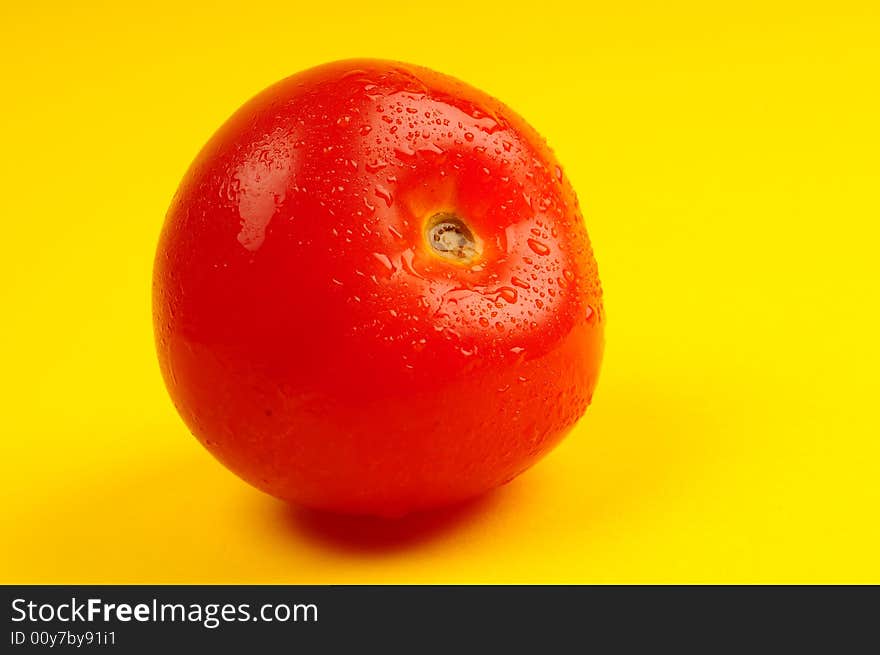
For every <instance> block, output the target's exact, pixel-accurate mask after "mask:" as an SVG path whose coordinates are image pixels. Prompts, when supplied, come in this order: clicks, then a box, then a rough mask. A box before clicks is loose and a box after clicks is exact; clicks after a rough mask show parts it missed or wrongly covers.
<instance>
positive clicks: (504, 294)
mask: <svg viewBox="0 0 880 655" xmlns="http://www.w3.org/2000/svg"><path fill="white" fill-rule="evenodd" d="M496 293H497V294H498V297H499V298H502V299H504V300H506V301H507V302H509V303H510V304H511V305H512V304H514V303H515V302H516V300H517V298H518V294H517V292H516V289H512V288H510V287H501V288H500V289H498V291H496Z"/></svg>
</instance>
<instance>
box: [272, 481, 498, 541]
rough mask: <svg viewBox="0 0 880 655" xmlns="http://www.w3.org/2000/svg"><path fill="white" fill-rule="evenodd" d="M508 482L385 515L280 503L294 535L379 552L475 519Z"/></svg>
mask: <svg viewBox="0 0 880 655" xmlns="http://www.w3.org/2000/svg"><path fill="white" fill-rule="evenodd" d="M507 491H508V488H507V486H504V487H501V488H499V489H495V490H493V491H490V492H488V493H486V494H483V495H482V496H479V497H477V498H473V499H470V500H466V501H463V502H460V503H458V504H455V505H452V506H449V507H444V508H439V509H433V510H428V511H422V512H415V513H413V514H408V515H406V516H403V517H401V518H396V519H388V518H378V517H371V516H349V515H344V514H334V513H331V512H323V511H319V510H313V509H308V508H304V507H299V506H295V505H282V506H281V507H282V509H281V512H282V517H283V520H284V522H285V523H286V525H287V526H288V527H289V528H290V530H291V531H292V532H293V533H294V534H295V535H296V537H297V538H299V539H302V538H305V539H307V540H309V541H312V542H315V543H316V544H318V545H322V546H329V547H331V548H334V549H337V550H342V551H348V552H354V553H360V554H370V553H376V554H378V553H382V552H387V551H393V550H403V549H406V548H412V547H414V546H417V545H419V544H422V543H425V542H428V541H431V540H434V539H438V538H440V537H442V536H443V535H444V534H447V533H452V532H453V531H457V530H460V529H461V528H463V527H464V526H466V525H468V524H472V523H476V522H478V521H480V520H481V518H482V517H484V516H485V515H487V514H489V513H490V512H492V511H494V510H496V509H498V507H499V506H500V505H501V504H503V503H504V501H505V498H506V497H507V495H508V494H507Z"/></svg>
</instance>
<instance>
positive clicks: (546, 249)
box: [153, 60, 604, 516]
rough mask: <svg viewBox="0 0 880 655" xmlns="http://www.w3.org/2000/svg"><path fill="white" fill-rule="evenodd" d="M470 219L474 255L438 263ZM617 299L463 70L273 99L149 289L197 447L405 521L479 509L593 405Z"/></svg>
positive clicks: (199, 164)
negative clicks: (418, 513)
mask: <svg viewBox="0 0 880 655" xmlns="http://www.w3.org/2000/svg"><path fill="white" fill-rule="evenodd" d="M443 211H446V212H454V213H455V215H457V216H460V217H461V218H462V220H463V221H464V222H465V223H466V224H467V225H468V227H469V228H470V229H471V230H472V231H473V233H474V234H475V235H476V236H477V237H478V238H479V239H480V241H481V244H482V249H483V250H482V254H481V256H480V257H479V258H478V260H477V261H475V262H471V263H466V264H463V263H458V262H453V261H448V260H445V259H442V258H440V257H438V256H437V254H436V253H435V252H433V251H432V248H431V246H430V245H429V244H428V241H427V240H426V238H425V235H424V232H425V227H424V226H425V220H426V219H427V218H428V217H429V216H431V215H434V214H435V213H437V212H443ZM601 293H602V292H601V287H600V284H599V279H598V273H597V268H596V263H595V260H594V257H593V253H592V250H591V247H590V242H589V239H588V237H587V233H586V230H585V228H584V225H583V219H582V217H581V214H580V211H579V209H578V203H577V199H576V196H575V193H574V191H573V189H572V188H571V186H570V184H569V183H568V181H567V179H566V178H565V176H564V175H563V174H562V170H561V168H560V167H559V165H558V163H557V162H556V160H555V158H554V156H553V154H552V153H551V152H550V150H549V149H548V148H547V146H546V145H545V144H544V142H543V140H542V139H541V137H540V136H539V135H538V134H537V133H536V132H535V131H534V130H533V129H532V128H531V127H530V126H528V125H527V124H526V123H525V122H524V121H523V120H522V119H521V118H519V117H518V116H517V115H516V114H514V113H513V112H512V111H511V110H510V109H509V108H507V107H506V106H504V105H502V104H501V103H500V102H498V101H497V100H495V99H493V98H491V97H489V96H487V95H486V94H484V93H482V92H480V91H478V90H476V89H474V88H472V87H469V86H467V85H465V84H463V83H462V82H459V81H457V80H455V79H452V78H450V77H447V76H444V75H441V74H439V73H435V72H433V71H430V70H427V69H424V68H420V67H415V66H411V65H407V64H401V63H397V62H388V61H377V60H351V61H342V62H335V63H331V64H327V65H324V66H320V67H318V68H314V69H311V70H308V71H305V72H302V73H299V74H297V75H294V76H292V77H290V78H287V79H285V80H283V81H281V82H279V83H278V84H276V85H274V86H272V87H270V88H268V89H266V90H265V91H263V92H262V93H260V94H259V95H257V96H256V97H255V98H254V99H252V100H251V101H250V102H248V103H246V104H245V105H244V106H243V107H242V108H241V109H240V110H239V111H238V112H236V113H235V114H234V115H233V116H232V117H231V118H230V119H229V120H228V121H227V122H226V123H225V124H224V125H223V126H222V127H221V128H220V130H218V132H217V133H216V134H215V135H214V136H213V137H212V138H211V140H210V141H209V142H208V143H207V145H206V146H205V147H204V148H203V150H202V151H201V153H200V154H199V155H198V156H197V158H196V160H195V161H194V162H193V164H192V166H191V167H190V169H189V171H188V172H187V174H186V176H185V177H184V179H183V181H182V183H181V185H180V188H179V189H178V192H177V194H176V195H175V197H174V200H173V201H172V204H171V207H170V209H169V212H168V215H167V218H166V221H165V225H164V228H163V231H162V235H161V238H160V242H159V246H158V250H157V255H156V261H155V268H154V279H153V312H154V326H155V334H156V342H157V348H158V354H159V361H160V365H161V369H162V373H163V376H164V378H165V382H166V385H167V387H168V390H169V393H170V395H171V397H172V399H173V401H174V403H175V406H176V407H177V409H178V411H179V412H180V414H181V416H182V417H183V419H184V420H185V421H186V423H187V425H188V426H189V427H190V429H191V430H192V432H193V433H194V434H195V435H196V437H197V438H198V439H199V440H200V441H201V442H202V443H203V444H204V445H205V446H206V447H207V448H208V450H209V451H210V452H211V453H212V454H214V455H215V456H216V457H217V458H218V459H219V460H220V461H221V462H223V463H224V464H225V465H226V466H227V467H228V468H230V469H231V470H232V471H234V472H235V473H237V474H238V475H239V476H241V477H242V478H243V479H245V480H246V481H248V482H249V483H251V484H253V485H254V486H256V487H258V488H260V489H262V490H264V491H266V492H268V493H270V494H272V495H274V496H277V497H279V498H283V499H286V500H290V501H294V502H297V503H301V504H305V505H308V506H312V507H316V508H322V509H328V510H332V511H338V512H344V513H359V514H378V515H383V516H399V515H402V514H405V513H407V512H410V511H414V510H420V509H425V508H429V507H434V506H439V505H443V504H447V503H451V502H455V501H458V500H462V499H465V498H467V497H470V496H474V495H477V494H479V493H482V492H485V491H487V490H489V489H491V488H493V487H495V486H498V485H500V484H502V483H504V482H507V481H509V480H511V479H512V478H513V477H515V476H516V475H518V474H519V473H521V472H522V471H524V470H525V469H526V468H528V467H529V466H531V465H532V464H533V463H534V462H535V461H537V460H538V459H539V458H540V457H541V456H542V455H544V454H545V453H546V452H548V451H549V450H550V449H551V448H552V447H553V446H554V445H556V443H558V442H559V440H560V439H561V438H562V437H563V436H564V435H565V433H566V432H567V431H568V430H569V429H570V428H571V427H572V426H573V425H574V423H575V422H576V421H577V420H578V419H579V418H580V416H581V415H582V414H583V413H584V411H586V408H587V406H588V405H589V403H590V400H591V398H592V394H593V390H594V387H595V384H596V381H597V376H598V372H599V365H600V360H601V354H602V347H603V322H604V312H603V309H602V298H601Z"/></svg>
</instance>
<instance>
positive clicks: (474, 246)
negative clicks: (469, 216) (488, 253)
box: [425, 211, 483, 264]
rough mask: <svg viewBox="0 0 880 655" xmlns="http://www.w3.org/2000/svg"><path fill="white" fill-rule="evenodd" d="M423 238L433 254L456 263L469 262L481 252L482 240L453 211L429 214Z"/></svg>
mask: <svg viewBox="0 0 880 655" xmlns="http://www.w3.org/2000/svg"><path fill="white" fill-rule="evenodd" d="M425 240H426V241H427V242H428V245H429V246H430V247H431V250H432V252H433V253H434V254H435V255H437V256H438V257H441V258H443V259H446V260H448V261H451V262H454V263H456V264H471V263H473V262H474V261H475V260H476V259H478V258H479V256H480V255H481V254H482V253H483V243H482V241H481V240H480V239H479V238H478V237H477V236H475V235H474V233H473V231H472V230H471V229H470V227H468V225H467V223H465V222H464V221H463V220H462V219H461V218H460V217H459V216H458V215H456V214H454V213H453V212H448V211H442V212H437V213H436V214H434V215H433V216H431V217H430V218H429V219H428V220H427V222H426V223H425Z"/></svg>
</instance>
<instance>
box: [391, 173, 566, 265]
mask: <svg viewBox="0 0 880 655" xmlns="http://www.w3.org/2000/svg"><path fill="white" fill-rule="evenodd" d="M375 191H376V195H377V196H379V197H380V198H382V200H384V201H385V204H386V205H388V206H389V207H390V206H391V205H392V204H393V203H394V196H392V195H391V192H390V191H389V190H388V189H386V188H385V187H384V186H382V185H381V184H377V185H376V187H375ZM547 252H550V251H549V250H548V251H547Z"/></svg>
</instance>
